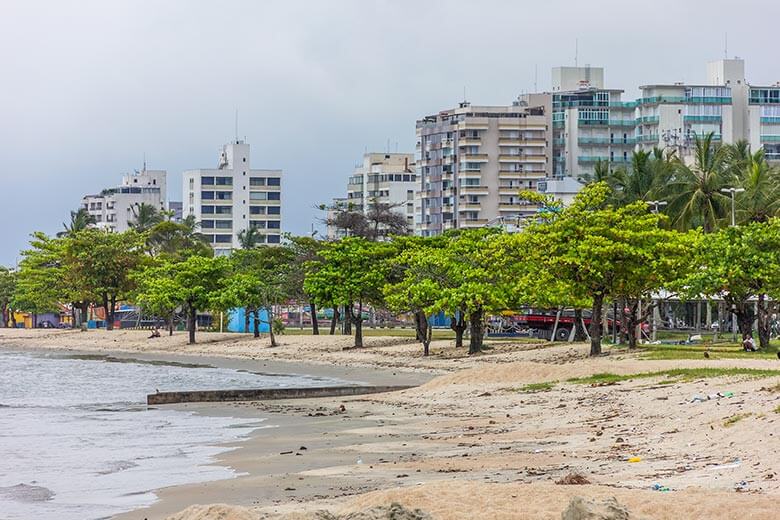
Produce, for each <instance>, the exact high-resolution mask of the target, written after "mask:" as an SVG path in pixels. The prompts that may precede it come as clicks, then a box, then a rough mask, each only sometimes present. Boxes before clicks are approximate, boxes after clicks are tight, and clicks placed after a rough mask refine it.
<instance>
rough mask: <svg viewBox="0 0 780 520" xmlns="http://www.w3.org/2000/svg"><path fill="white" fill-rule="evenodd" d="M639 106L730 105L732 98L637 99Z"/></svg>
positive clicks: (679, 97)
mask: <svg viewBox="0 0 780 520" xmlns="http://www.w3.org/2000/svg"><path fill="white" fill-rule="evenodd" d="M636 102H637V104H639V105H659V104H665V103H666V104H690V105H702V104H704V105H730V104H731V98H730V97H699V96H692V97H684V96H651V97H644V98H639V99H637V101H636Z"/></svg>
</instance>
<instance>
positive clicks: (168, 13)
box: [0, 0, 780, 266]
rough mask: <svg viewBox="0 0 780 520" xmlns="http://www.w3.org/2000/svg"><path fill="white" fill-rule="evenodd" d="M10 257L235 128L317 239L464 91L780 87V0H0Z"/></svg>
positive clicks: (0, 114)
mask: <svg viewBox="0 0 780 520" xmlns="http://www.w3.org/2000/svg"><path fill="white" fill-rule="evenodd" d="M0 13H1V14H0V265H10V266H13V265H14V264H15V263H16V262H17V261H18V259H19V251H20V250H22V249H24V248H25V247H26V245H27V242H28V239H29V234H30V233H31V232H33V231H44V232H46V233H55V232H57V231H59V230H60V229H61V228H62V223H63V222H65V221H67V220H68V219H69V211H70V210H72V209H75V208H77V207H78V205H79V202H80V200H81V197H82V196H83V195H85V194H87V193H94V192H98V191H100V190H101V189H103V188H106V187H111V186H115V185H117V184H119V182H120V180H121V176H122V174H123V173H126V172H131V171H133V170H134V169H140V168H141V166H142V164H143V160H144V157H145V158H146V161H147V166H148V167H149V168H150V169H164V170H167V171H168V176H169V178H168V184H169V192H170V198H171V199H173V200H180V197H181V173H182V172H183V171H184V170H188V169H195V168H213V167H216V163H217V157H218V152H219V150H220V148H221V146H222V145H223V144H224V143H227V142H229V141H230V140H232V139H233V138H234V136H235V114H236V110H238V114H239V136H240V137H241V138H245V139H246V141H247V142H248V143H249V144H250V145H251V147H252V148H251V154H252V157H251V162H252V166H253V167H255V168H281V169H282V170H284V173H283V210H282V211H283V228H284V230H285V231H290V232H293V233H296V234H303V233H307V232H309V231H310V230H311V226H312V225H315V226H318V227H320V228H321V224H320V221H319V219H321V217H322V216H323V215H322V214H321V212H320V211H319V210H317V209H316V206H317V205H318V204H321V203H325V202H328V201H329V200H330V199H331V198H332V197H335V196H343V195H344V194H345V191H346V182H347V178H348V177H349V175H350V174H351V172H352V170H353V168H354V167H355V165H356V164H357V163H358V162H359V161H360V160H361V157H362V154H363V153H364V152H365V151H380V152H381V151H386V150H387V149H388V147H389V149H390V151H396V150H398V151H408V152H410V153H411V152H413V151H414V144H415V121H416V120H417V119H418V118H420V117H422V116H425V115H428V114H434V113H436V112H438V111H439V110H443V109H447V108H451V107H453V106H454V105H456V104H457V103H458V102H459V101H461V100H463V96H464V89H465V96H466V99H468V100H469V101H471V102H472V103H473V104H481V105H490V104H509V103H511V101H512V100H514V99H515V98H516V97H517V95H518V94H520V93H523V92H528V91H532V90H533V89H534V83H535V82H536V84H537V86H538V89H539V90H547V89H549V88H550V68H551V67H554V66H558V65H574V61H575V49H576V56H577V59H578V63H579V64H580V65H585V64H590V65H592V66H602V67H605V69H606V72H605V76H606V86H607V87H610V88H623V89H625V90H626V91H627V96H626V97H628V98H633V97H636V94H637V87H638V86H639V85H642V84H649V83H665V82H673V81H688V82H702V81H704V76H705V67H706V62H707V61H711V60H716V59H720V58H722V57H723V56H724V52H725V50H726V49H725V40H726V37H725V35H726V34H728V55H729V56H730V57H733V56H735V55H736V56H740V57H742V58H745V59H746V75H747V77H748V80H749V81H750V82H751V83H753V84H773V83H775V82H777V81H780V60H778V57H777V51H776V49H775V47H776V46H774V45H772V44H771V40H772V36H773V35H774V34H775V33H776V30H777V19H778V17H779V15H780V2H774V1H769V0H743V1H741V2H739V3H736V4H735V3H734V2H726V1H721V0H710V1H707V2H704V1H680V0H655V1H653V2H641V3H639V2H632V1H629V0H622V1H612V0H609V1H606V0H604V1H599V0H591V1H588V2H582V1H574V0H546V1H541V2H539V1H535V2H530V1H510V0H506V1H498V0H494V1H493V0H480V1H479V2H475V1H473V0H465V1H461V0H447V1H443V0H442V1H439V0H427V1H425V2H420V1H411V0H410V1H405V0H396V1H390V0H330V1H315V0H309V1H298V0H285V1H274V0H264V1H260V0H258V1H235V0H220V1H216V0H213V1H197V0H184V1H172V0H166V1H163V0H160V1H143V0H132V1H118V0H117V1H113V0H101V1H94V2H90V1H78V2H76V1H67V0H52V1H48V2H46V1H36V0H18V1H16V0H0Z"/></svg>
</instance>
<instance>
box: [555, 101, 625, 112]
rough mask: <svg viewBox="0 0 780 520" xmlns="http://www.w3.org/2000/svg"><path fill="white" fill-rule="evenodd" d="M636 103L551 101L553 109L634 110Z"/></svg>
mask: <svg viewBox="0 0 780 520" xmlns="http://www.w3.org/2000/svg"><path fill="white" fill-rule="evenodd" d="M636 106H637V102H636V101H600V100H595V99H587V100H582V101H553V109H556V110H557V109H562V108H580V107H582V108H625V109H629V108H636Z"/></svg>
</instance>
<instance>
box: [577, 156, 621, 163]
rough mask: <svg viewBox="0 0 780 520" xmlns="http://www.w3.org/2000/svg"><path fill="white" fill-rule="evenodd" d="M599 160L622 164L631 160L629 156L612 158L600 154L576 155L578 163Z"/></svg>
mask: <svg viewBox="0 0 780 520" xmlns="http://www.w3.org/2000/svg"><path fill="white" fill-rule="evenodd" d="M599 161H602V162H609V163H622V164H625V163H629V162H631V158H629V157H613V158H611V159H610V158H609V157H602V156H597V155H580V156H579V157H577V162H578V163H595V162H599Z"/></svg>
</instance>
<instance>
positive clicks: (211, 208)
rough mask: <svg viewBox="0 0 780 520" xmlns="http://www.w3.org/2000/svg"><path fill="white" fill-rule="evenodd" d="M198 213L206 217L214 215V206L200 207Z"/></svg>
mask: <svg viewBox="0 0 780 520" xmlns="http://www.w3.org/2000/svg"><path fill="white" fill-rule="evenodd" d="M200 212H201V213H203V214H206V215H213V214H214V206H201V207H200Z"/></svg>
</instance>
